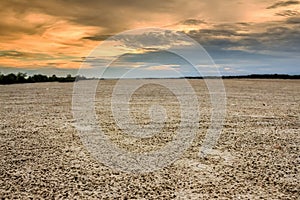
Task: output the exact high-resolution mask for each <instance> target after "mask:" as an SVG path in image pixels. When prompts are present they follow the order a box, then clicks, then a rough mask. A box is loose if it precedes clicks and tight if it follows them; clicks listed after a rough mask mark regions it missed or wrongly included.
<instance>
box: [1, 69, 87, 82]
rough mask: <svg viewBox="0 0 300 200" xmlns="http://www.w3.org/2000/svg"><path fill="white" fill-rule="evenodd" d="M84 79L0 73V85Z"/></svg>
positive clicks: (69, 76) (82, 78)
mask: <svg viewBox="0 0 300 200" xmlns="http://www.w3.org/2000/svg"><path fill="white" fill-rule="evenodd" d="M84 79H85V77H81V76H75V77H73V76H71V75H70V74H68V75H67V76H66V77H57V76H56V75H52V76H46V75H42V74H35V75H32V76H28V75H27V74H26V73H21V72H19V73H17V74H14V73H10V74H6V75H4V74H2V73H0V84H15V83H39V82H74V81H75V80H84Z"/></svg>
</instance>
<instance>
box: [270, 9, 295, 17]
mask: <svg viewBox="0 0 300 200" xmlns="http://www.w3.org/2000/svg"><path fill="white" fill-rule="evenodd" d="M275 15H277V16H283V17H291V16H297V15H300V13H299V12H298V11H296V10H284V11H281V12H278V13H276V14H275Z"/></svg>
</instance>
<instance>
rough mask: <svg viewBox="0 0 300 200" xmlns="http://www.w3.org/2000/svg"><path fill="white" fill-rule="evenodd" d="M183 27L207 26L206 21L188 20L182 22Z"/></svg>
mask: <svg viewBox="0 0 300 200" xmlns="http://www.w3.org/2000/svg"><path fill="white" fill-rule="evenodd" d="M181 24H183V25H199V24H206V22H205V21H204V20H199V19H186V20H184V21H182V22H181Z"/></svg>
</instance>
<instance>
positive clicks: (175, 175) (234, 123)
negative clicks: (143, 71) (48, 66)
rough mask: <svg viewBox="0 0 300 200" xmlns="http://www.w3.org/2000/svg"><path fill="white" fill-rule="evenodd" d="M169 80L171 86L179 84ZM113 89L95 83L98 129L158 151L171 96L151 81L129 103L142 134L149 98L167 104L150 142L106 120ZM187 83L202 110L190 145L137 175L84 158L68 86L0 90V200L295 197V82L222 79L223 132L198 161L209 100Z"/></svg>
mask: <svg viewBox="0 0 300 200" xmlns="http://www.w3.org/2000/svg"><path fill="white" fill-rule="evenodd" d="M123 81H124V84H125V85H126V84H133V83H134V81H139V80H123ZM169 81H170V82H172V84H174V85H176V83H177V81H178V80H175V79H173V80H172V79H170V80H169ZM115 83H116V81H113V80H106V81H101V85H100V86H99V87H98V90H97V94H96V99H95V101H96V113H97V117H98V119H99V124H100V125H101V127H102V128H103V130H104V131H105V133H106V135H107V136H109V137H110V138H111V141H112V142H114V143H116V145H118V146H119V147H121V148H123V149H124V150H126V151H131V152H147V151H153V150H157V149H159V148H161V147H163V146H164V145H166V144H167V143H168V142H170V141H171V140H172V138H173V136H174V131H175V130H176V129H177V128H178V124H179V123H180V109H179V108H180V105H179V102H178V101H177V99H176V97H175V96H174V94H172V93H171V92H170V91H169V90H166V89H165V88H163V87H160V86H158V85H146V86H144V87H142V88H140V89H138V91H137V92H136V93H135V94H134V95H133V96H132V98H131V100H130V108H131V115H132V116H133V118H134V119H135V120H136V122H137V123H138V124H140V125H144V126H145V127H146V128H145V129H147V126H146V125H147V124H149V123H150V121H151V120H150V118H149V115H148V110H149V108H150V107H151V105H152V104H153V103H154V102H155V103H156V104H159V105H161V106H163V107H164V108H165V110H166V114H167V115H168V119H167V120H166V122H165V126H164V127H162V129H161V133H159V134H157V135H155V136H154V137H151V138H143V139H139V138H133V137H129V136H127V135H126V134H123V133H122V130H120V128H118V126H117V125H116V124H115V121H114V119H113V115H112V112H111V94H112V91H113V88H114V84H115ZM190 83H191V85H192V86H193V87H194V90H195V91H196V93H197V96H198V100H199V105H200V106H199V111H200V112H201V116H200V118H199V126H200V128H199V130H198V132H197V137H196V139H195V140H194V141H193V143H192V145H191V146H190V148H189V149H188V150H187V151H186V152H185V153H184V154H183V156H182V157H180V158H179V159H178V160H177V161H176V162H174V163H173V164H171V165H170V166H167V167H165V168H163V169H160V170H157V171H154V172H150V173H142V174H140V173H127V172H121V171H118V170H116V169H111V168H109V167H107V166H105V165H104V164H102V163H100V162H98V161H97V160H96V159H95V158H94V157H92V156H91V154H90V153H89V152H88V150H87V149H86V147H85V146H84V145H83V144H82V141H81V140H80V137H79V134H78V131H77V130H76V128H75V126H74V124H75V120H74V119H73V115H72V92H73V83H35V84H21V85H5V86H4V85H1V86H0V93H1V96H0V106H1V108H0V121H1V123H0V142H1V145H0V156H1V163H0V197H2V198H4V199H5V198H8V199H12V198H17V199H28V198H34V199H36V198H43V199H99V198H103V199H299V198H300V172H299V170H300V169H299V168H300V167H299V166H300V153H299V152H300V134H299V129H300V124H299V116H300V106H299V105H300V92H299V91H300V81H299V80H246V79H243V80H242V79H241V80H238V79H234V80H224V84H225V89H226V96H227V111H226V113H227V115H226V119H225V122H224V125H223V126H224V127H223V131H222V135H221V137H220V138H219V140H218V143H217V145H216V147H215V148H214V151H212V152H211V153H210V154H209V155H207V156H206V157H204V158H200V157H199V156H198V153H199V148H200V146H201V144H202V141H203V139H204V136H205V134H206V131H207V129H208V127H209V124H210V109H211V104H210V100H209V94H208V91H207V89H206V87H205V83H204V81H203V80H190ZM148 128H149V127H148ZM149 129H150V128H149ZM145 131H147V130H145Z"/></svg>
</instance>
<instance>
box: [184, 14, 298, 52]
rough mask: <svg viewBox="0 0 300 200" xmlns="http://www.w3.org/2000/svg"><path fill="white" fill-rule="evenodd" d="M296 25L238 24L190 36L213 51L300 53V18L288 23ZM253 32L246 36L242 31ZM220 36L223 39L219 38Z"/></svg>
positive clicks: (195, 32) (193, 33)
mask: <svg viewBox="0 0 300 200" xmlns="http://www.w3.org/2000/svg"><path fill="white" fill-rule="evenodd" d="M287 21H288V22H290V23H294V24H295V25H292V26H287V25H286V22H285V21H282V22H277V23H265V24H252V25H250V24H249V25H247V26H246V27H245V25H243V26H240V25H239V24H232V25H228V24H226V25H224V26H222V25H218V27H227V29H224V28H222V29H204V30H198V31H196V30H194V31H189V32H188V35H189V36H190V37H192V38H193V39H195V40H196V41H198V42H199V43H200V44H201V45H203V46H204V47H205V48H208V49H210V50H211V51H230V50H231V49H239V50H241V51H245V52H249V51H253V52H254V51H257V52H259V51H269V52H297V51H300V46H299V45H298V44H300V37H299V35H300V27H299V26H297V25H296V23H300V18H290V19H288V20H287ZM257 26H264V27H265V29H264V31H259V32H256V31H251V30H256V29H257ZM244 30H250V31H249V32H246V33H239V31H244ZM220 36H221V37H220Z"/></svg>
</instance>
